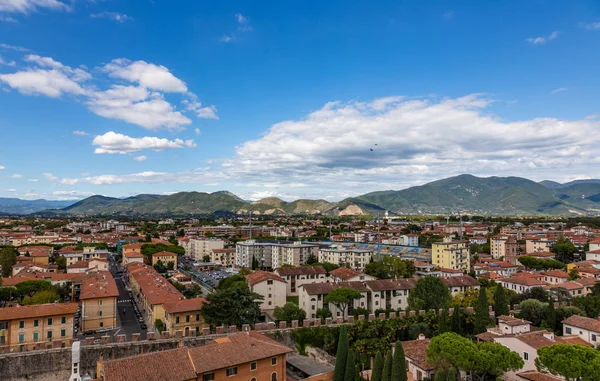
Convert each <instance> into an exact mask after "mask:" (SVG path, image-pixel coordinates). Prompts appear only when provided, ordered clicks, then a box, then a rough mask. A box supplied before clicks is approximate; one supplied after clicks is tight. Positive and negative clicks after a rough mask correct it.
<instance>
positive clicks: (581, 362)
mask: <svg viewBox="0 0 600 381" xmlns="http://www.w3.org/2000/svg"><path fill="white" fill-rule="evenodd" d="M535 366H536V368H537V369H538V370H539V371H541V372H549V373H551V374H554V375H560V376H562V377H565V378H566V379H567V380H575V379H582V380H585V381H598V380H600V372H598V369H600V352H599V351H597V350H595V349H593V348H591V347H587V346H583V345H572V344H555V345H550V346H547V347H542V348H540V349H538V357H537V358H536V359H535Z"/></svg>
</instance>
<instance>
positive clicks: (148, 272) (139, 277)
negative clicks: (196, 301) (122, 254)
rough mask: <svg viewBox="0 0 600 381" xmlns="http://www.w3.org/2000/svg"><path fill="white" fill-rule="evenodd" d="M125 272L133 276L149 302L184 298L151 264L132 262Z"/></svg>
mask: <svg viewBox="0 0 600 381" xmlns="http://www.w3.org/2000/svg"><path fill="white" fill-rule="evenodd" d="M127 272H128V273H129V274H130V275H131V277H133V279H134V280H135V282H136V283H137V284H138V285H139V287H140V289H141V290H142V293H143V294H144V295H145V296H146V298H147V299H148V301H149V302H150V303H151V304H165V303H167V302H172V301H178V300H183V299H185V298H184V297H183V294H182V293H181V292H179V291H178V290H177V288H175V286H173V285H172V284H171V283H170V282H169V281H167V280H166V279H165V278H164V277H163V276H162V275H160V274H159V273H158V272H157V271H156V270H154V268H153V267H151V266H148V265H145V264H143V263H132V264H128V265H127Z"/></svg>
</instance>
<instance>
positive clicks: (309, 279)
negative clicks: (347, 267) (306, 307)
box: [275, 266, 330, 296]
mask: <svg viewBox="0 0 600 381" xmlns="http://www.w3.org/2000/svg"><path fill="white" fill-rule="evenodd" d="M275 273H276V274H277V275H279V276H280V277H282V278H283V279H285V281H286V282H287V296H296V295H298V289H299V287H300V286H302V285H304V284H310V283H327V282H329V280H330V278H329V275H328V274H327V271H325V269H324V268H323V267H322V266H296V267H280V268H278V269H276V270H275Z"/></svg>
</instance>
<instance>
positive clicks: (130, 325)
mask: <svg viewBox="0 0 600 381" xmlns="http://www.w3.org/2000/svg"><path fill="white" fill-rule="evenodd" d="M110 272H111V273H112V274H113V277H114V278H115V282H116V283H117V288H118V289H119V296H118V297H117V325H118V326H119V327H120V328H119V329H118V330H116V331H114V332H113V334H114V335H119V334H126V335H127V339H130V338H131V334H132V333H138V332H139V333H140V339H146V330H145V329H142V328H141V327H140V323H139V322H138V319H137V316H136V315H135V311H134V309H133V305H134V303H135V302H134V300H133V298H131V297H130V296H129V294H127V290H125V283H124V282H123V280H122V279H121V277H120V276H118V275H117V269H116V267H111V268H110Z"/></svg>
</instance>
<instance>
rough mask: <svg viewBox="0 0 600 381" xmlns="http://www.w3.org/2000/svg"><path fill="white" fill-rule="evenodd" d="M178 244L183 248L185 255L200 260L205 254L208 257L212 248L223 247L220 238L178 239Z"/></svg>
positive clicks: (223, 244)
mask: <svg viewBox="0 0 600 381" xmlns="http://www.w3.org/2000/svg"><path fill="white" fill-rule="evenodd" d="M179 244H180V246H182V247H183V248H184V249H185V254H186V255H187V256H190V257H192V258H194V259H195V260H197V261H201V260H202V258H204V256H205V255H208V256H209V257H210V255H211V251H212V250H215V249H223V248H224V247H225V243H224V242H223V240H220V239H196V238H190V239H189V240H187V239H186V240H180V241H179Z"/></svg>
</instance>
